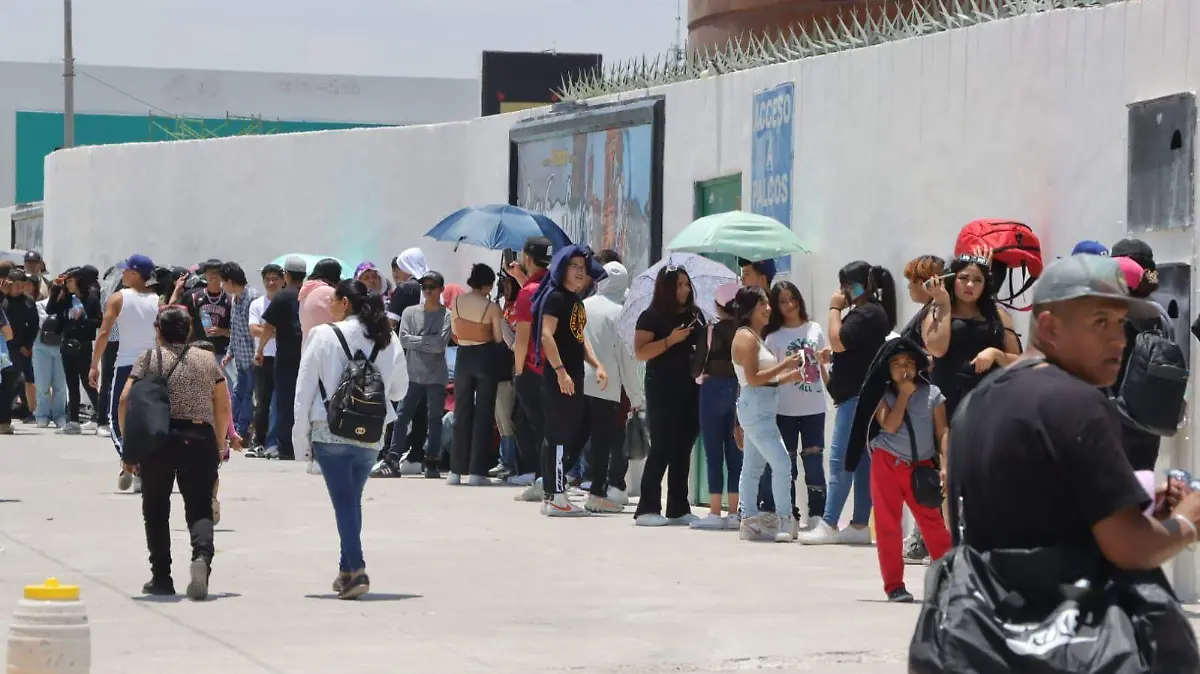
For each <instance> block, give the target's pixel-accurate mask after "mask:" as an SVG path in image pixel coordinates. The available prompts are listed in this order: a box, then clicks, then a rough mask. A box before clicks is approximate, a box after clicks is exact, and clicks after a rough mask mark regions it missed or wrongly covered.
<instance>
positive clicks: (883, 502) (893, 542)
mask: <svg viewBox="0 0 1200 674" xmlns="http://www.w3.org/2000/svg"><path fill="white" fill-rule="evenodd" d="M920 465H924V466H932V465H933V462H932V461H921V462H920ZM871 501H872V503H873V504H874V506H875V548H876V551H877V552H878V553H879V572H880V574H882V575H883V591H884V592H891V591H892V590H895V589H896V588H900V587H904V529H903V527H902V525H901V517H902V516H903V513H904V504H906V503H907V504H908V509H909V510H911V511H912V514H913V518H914V519H915V520H916V521H917V528H919V529H920V530H921V537H922V538H924V539H925V547H926V548H928V549H929V556H930V557H932V558H933V559H935V560H936V559H938V558H939V557H941V556H942V555H944V554H946V552H947V551H948V550H949V549H950V532H949V531H947V530H946V524H945V522H943V521H942V511H941V510H938V509H937V508H926V507H925V506H922V505H919V504H918V503H917V501H916V499H915V498H913V493H912V464H910V463H909V462H907V461H904V460H901V459H898V458H896V456H895V455H894V454H892V453H891V452H888V451H886V450H883V449H877V450H874V451H873V452H872V454H871Z"/></svg>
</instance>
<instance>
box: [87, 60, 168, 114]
mask: <svg viewBox="0 0 1200 674" xmlns="http://www.w3.org/2000/svg"><path fill="white" fill-rule="evenodd" d="M75 74H77V75H82V76H84V77H86V78H88V79H89V80H92V81H93V82H95V83H96V84H99V85H100V86H102V87H106V88H108V89H111V90H113V91H115V92H116V93H118V94H120V95H122V96H124V97H125V98H128V99H129V100H132V101H137V102H138V103H141V104H142V105H144V106H146V107H148V108H151V109H153V110H157V111H158V112H161V113H162V114H164V115H167V116H170V117H178V115H176V114H175V113H173V112H171V111H170V110H166V109H164V108H160V107H159V106H157V105H155V104H153V103H151V102H149V101H145V100H143V99H141V98H138V97H137V96H134V95H133V94H131V93H129V92H128V91H125V90H124V89H121V88H120V87H116V86H113V85H111V84H109V83H108V82H105V81H104V80H102V79H100V78H99V77H96V76H95V75H93V74H91V73H89V72H87V71H86V70H76V71H75Z"/></svg>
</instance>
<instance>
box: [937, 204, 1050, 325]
mask: <svg viewBox="0 0 1200 674" xmlns="http://www.w3.org/2000/svg"><path fill="white" fill-rule="evenodd" d="M981 247H987V248H989V249H991V251H992V279H991V286H992V287H991V290H992V292H993V293H995V294H996V301H997V302H999V303H1000V304H1003V305H1005V306H1007V307H1009V308H1010V309H1014V310H1016V311H1028V310H1029V307H1023V308H1020V309H1017V308H1016V307H1014V306H1013V305H1012V302H1013V300H1015V299H1017V298H1018V297H1020V296H1021V294H1022V293H1024V292H1025V291H1026V290H1029V288H1030V287H1032V286H1033V282H1034V281H1036V280H1037V278H1038V277H1039V276H1041V275H1042V242H1041V241H1039V240H1038V237H1037V234H1034V233H1033V230H1032V229H1030V228H1029V225H1026V224H1024V223H1021V222H1016V221H1015V220H975V221H974V222H970V223H967V226H965V227H963V228H962V231H960V232H959V233H958V239H957V240H956V241H955V242H954V256H955V257H958V256H960V255H970V254H971V253H973V252H975V250H977V249H978V248H981ZM1018 269H1019V270H1021V272H1022V274H1023V280H1022V282H1021V287H1020V288H1017V289H1014V285H1015V283H1014V281H1013V277H1014V276H1015V274H1016V271H1017V270H1018ZM1006 279H1007V280H1008V297H1001V296H1000V291H1001V290H1002V289H1003V287H1004V281H1005V280H1006Z"/></svg>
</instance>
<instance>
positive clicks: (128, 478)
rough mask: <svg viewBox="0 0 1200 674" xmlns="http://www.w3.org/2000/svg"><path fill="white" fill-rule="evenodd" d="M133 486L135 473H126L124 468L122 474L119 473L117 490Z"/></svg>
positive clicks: (124, 489) (126, 489) (125, 489)
mask: <svg viewBox="0 0 1200 674" xmlns="http://www.w3.org/2000/svg"><path fill="white" fill-rule="evenodd" d="M132 486H133V473H126V472H125V471H124V470H121V472H120V474H118V475H117V491H129V488H130V487H132Z"/></svg>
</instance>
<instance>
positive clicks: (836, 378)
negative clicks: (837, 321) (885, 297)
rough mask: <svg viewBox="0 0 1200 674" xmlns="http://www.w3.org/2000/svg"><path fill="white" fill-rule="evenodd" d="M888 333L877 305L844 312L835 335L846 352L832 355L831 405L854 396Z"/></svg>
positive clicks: (864, 305)
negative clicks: (838, 330) (840, 327)
mask: <svg viewBox="0 0 1200 674" xmlns="http://www.w3.org/2000/svg"><path fill="white" fill-rule="evenodd" d="M891 331H892V327H891V325H890V324H889V323H888V317H887V312H886V311H884V310H883V305H881V304H879V303H878V302H867V303H866V304H862V305H859V306H857V307H854V308H853V309H851V310H850V311H848V312H846V315H845V316H844V317H843V318H842V329H841V332H839V333H838V335H839V337H840V338H841V340H842V346H843V347H845V349H846V350H845V351H834V352H833V370H832V371H831V372H830V373H829V386H828V389H829V397H830V398H833V403H834V404H835V405H839V404H841V403H844V402H846V401H847V400H849V399H851V398H853V397H854V396H856V395H858V391H859V389H861V388H862V385H863V381H865V380H866V378H867V370H869V369H870V368H871V361H872V360H874V359H875V353H876V352H877V351H879V347H881V346H883V343H884V342H886V341H887V336H888V333H890V332H891Z"/></svg>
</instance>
